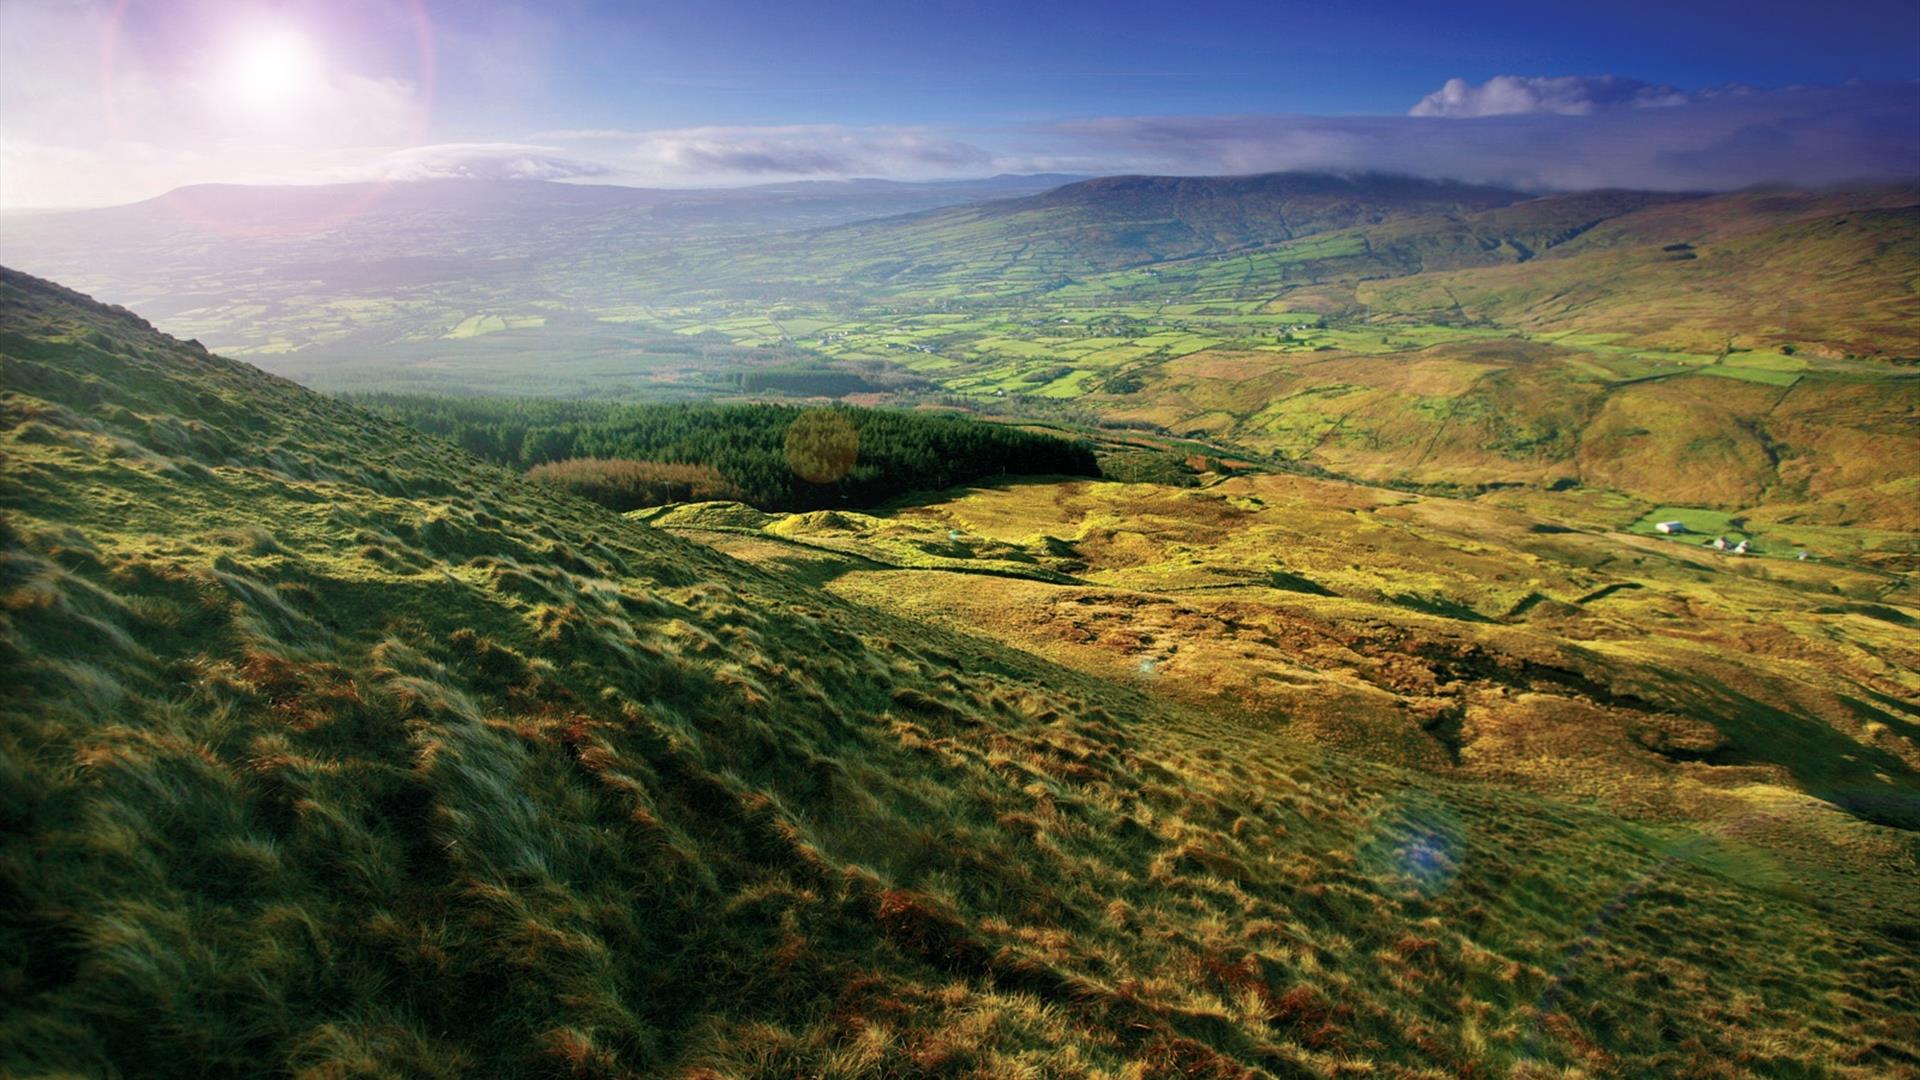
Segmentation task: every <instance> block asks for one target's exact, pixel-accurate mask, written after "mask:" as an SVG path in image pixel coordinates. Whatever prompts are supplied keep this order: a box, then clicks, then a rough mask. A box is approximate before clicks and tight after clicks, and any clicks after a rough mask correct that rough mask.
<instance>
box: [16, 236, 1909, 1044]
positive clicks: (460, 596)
mask: <svg viewBox="0 0 1920 1080" xmlns="http://www.w3.org/2000/svg"><path fill="white" fill-rule="evenodd" d="M0 391H3V394H0V454H4V459H3V467H4V469H5V479H6V483H5V485H4V487H0V512H3V513H4V518H0V545H3V547H4V549H3V551H0V665H3V666H4V670H5V675H6V680H7V682H8V685H9V686H10V688H12V689H13V690H14V691H15V692H14V693H10V694H8V695H7V696H6V697H5V699H4V700H0V768H4V770H5V775H4V783H0V799H3V800H4V802H0V815H3V816H4V820H5V822H6V824H7V828H6V829H5V830H3V831H0V896H4V897H5V901H6V902H5V904H4V905H0V986H3V987H4V989H5V993H4V996H0V1069H4V1070H5V1071H7V1072H9V1073H10V1074H13V1075H20V1076H53V1075H113V1074H123V1075H130V1074H136V1073H137V1074H140V1075H159V1076H170V1075H179V1076H195V1077H202V1076H223V1075H257V1074H258V1073H260V1072H261V1071H273V1072H283V1073H287V1074H292V1075H298V1076H311V1077H337V1076H353V1075H372V1074H394V1073H402V1074H409V1075H501V1076H513V1075H527V1076H552V1075H569V1076H607V1077H613V1076H630V1075H666V1076H679V1077H686V1078H693V1077H721V1076H725V1077H732V1076H788V1075H817V1076H834V1077H841V1076H845V1077H854V1076H881V1075H909V1074H910V1075H932V1076H940V1075H951V1076H981V1075H990V1076H1006V1075H1022V1074H1033V1075H1037V1074H1043V1073H1044V1074H1045V1075H1055V1076H1085V1077H1120V1076H1128V1077H1147V1076H1166V1077H1172V1076H1217V1077H1243V1076H1285V1077H1311V1076H1328V1077H1331V1076H1354V1075H1380V1076H1394V1077H1407V1078H1414V1077H1422V1078H1425V1077H1439V1076H1457V1075H1469V1074H1506V1075H1540V1076H1545V1075H1560V1076H1574V1075H1621V1076H1630V1075H1632V1076H1638V1075H1702V1076H1704V1075H1754V1076H1759V1075H1793V1074H1800V1075H1836V1076H1851V1077H1862V1078H1864V1077H1869V1076H1885V1075H1895V1074H1898V1073H1899V1072H1901V1071H1904V1070H1910V1069H1911V1068H1913V1067H1914V1065H1915V1064H1916V1063H1920V1031H1917V1030H1916V1028H1915V1024H1914V1019H1913V1015H1912V1012H1911V1009H1910V1007H1909V1006H1910V1003H1909V1002H1908V1001H1907V1000H1906V997H1905V993H1904V988H1905V987H1908V986H1911V985H1912V984H1913V983H1914V982H1915V980H1916V978H1920V952H1917V951H1916V943H1915V941H1914V938H1913V935H1912V931H1911V925H1912V924H1911V921H1910V919H1908V918H1907V917H1906V916H1905V915H1904V914H1902V912H1904V911H1905V910H1906V909H1905V908H1904V907H1903V906H1902V905H1903V904H1905V903H1907V902H1910V901H1911V898H1912V895H1913V890H1912V889H1911V888H1910V885H1911V880H1910V876H1911V875H1910V871H1911V865H1910V864H1911V861H1912V849H1911V836H1910V834H1907V833H1903V832H1901V831H1899V830H1896V829H1892V828H1890V827H1888V826H1883V825H1874V824H1869V823H1868V822H1866V821H1864V820H1853V819H1848V820H1850V821H1852V824H1851V825H1849V826H1848V832H1847V835H1850V836H1855V837H1858V838H1860V841H1861V843H1863V844H1864V845H1866V847H1865V848H1863V849H1862V850H1863V851H1865V852H1870V853H1869V854H1862V855H1860V856H1859V857H1860V866H1859V868H1858V874H1857V876H1856V877H1855V878H1854V879H1853V880H1854V882H1855V886H1854V889H1855V891H1853V892H1848V893H1845V894H1839V893H1826V892H1823V891H1821V890H1819V889H1809V888H1805V887H1799V886H1795V885H1793V884H1792V883H1791V882H1784V883H1783V882H1781V881H1780V880H1777V879H1775V878H1772V877H1769V876H1768V875H1765V874H1758V875H1756V874H1754V873H1751V872H1748V871H1745V870H1743V869H1742V866H1743V865H1744V862H1745V860H1744V858H1743V856H1742V855H1741V854H1740V852H1741V851H1743V850H1745V849H1743V848H1740V847H1737V846H1734V845H1732V844H1730V843H1729V841H1727V840H1726V839H1724V838H1721V837H1716V836H1715V835H1713V834H1711V833H1710V832H1706V831H1700V830H1696V829H1692V828H1689V827H1686V826H1685V825H1684V824H1683V823H1668V824H1662V825H1658V826H1656V825H1653V824H1648V823H1646V822H1638V821H1634V820H1630V819H1628V818H1626V817H1623V816H1621V815H1620V814H1617V813H1615V812H1613V811H1610V810H1608V809H1606V808H1605V807H1602V806H1593V805H1576V804H1574V803H1571V802H1566V801H1561V800H1560V799H1558V798H1556V797H1554V796H1552V795H1546V794H1541V793H1539V792H1538V791H1537V790H1529V789H1528V788H1527V787H1526V786H1525V785H1512V786H1509V785H1504V784H1499V783H1488V782H1484V781H1480V780H1473V779H1469V778H1465V777H1461V776H1454V775H1449V774H1446V773H1444V771H1442V772H1432V771H1427V770H1423V769H1408V768H1400V767H1395V766H1389V765H1384V764H1380V763H1377V762H1371V761H1368V760H1365V759H1363V758H1357V757H1349V756H1346V755H1344V754H1341V753H1337V752H1331V751H1328V750H1325V749H1323V748H1319V747H1316V746H1314V745H1311V744H1310V743H1307V742H1302V741H1299V740H1294V739H1289V738H1287V737H1284V735H1283V734H1281V733H1278V732H1276V731H1275V730H1273V728H1272V726H1271V725H1269V724H1262V723H1257V722H1253V721H1251V720H1249V719H1248V718H1247V717H1244V716H1241V715H1237V714H1232V713H1229V712H1226V711H1222V710H1218V709H1214V708H1209V707H1207V706H1206V705H1205V703H1204V702H1199V701H1194V700H1186V699H1183V698H1181V697H1180V696H1179V695H1166V694H1159V693H1154V692H1149V690H1148V689H1146V688H1143V687H1142V686H1141V685H1140V684H1139V683H1138V682H1137V681H1129V680H1126V679H1122V678H1115V677H1111V676H1110V675H1107V674H1103V673H1100V672H1097V671H1094V670H1091V669H1090V667H1089V665H1087V664H1085V663H1083V662H1081V660H1082V659H1083V658H1080V659H1076V658H1075V657H1073V656H1066V657H1064V658H1065V659H1067V660H1069V661H1071V662H1067V663H1062V662H1061V661H1060V660H1059V659H1049V658H1045V657H1043V656H1041V655H1037V654H1036V653H1035V652H1030V651H1027V650H1026V649H1024V648H1020V647H1016V646H1015V645H1014V644H1010V643H1009V642H1008V641H1005V640H1000V639H997V638H995V637H994V636H992V635H989V634H980V633H974V632H968V631H965V630H960V629H954V628H951V627H945V626H941V625H938V624H937V623H935V622H930V621H928V620H925V619H921V618H917V617H911V616H909V615H907V614H902V613H901V612H900V611H899V610H897V601H898V600H899V599H901V597H899V596H896V597H894V598H893V599H891V600H888V601H887V602H886V603H871V602H863V601H862V600H860V599H859V598H858V597H857V596H854V595H852V594H851V593H846V592H836V591H829V590H827V589H823V588H821V587H820V585H819V582H820V580H821V576H820V575H818V574H815V573H811V572H809V571H808V569H807V567H805V566H795V565H785V564H782V563H781V562H780V561H778V560H756V561H751V562H749V561H742V560H739V559H735V558H732V557H729V556H727V555H723V554H721V553H719V552H717V551H716V550H714V549H713V548H711V547H708V546H705V545H703V544H700V543H695V542H692V541H691V540H688V539H685V538H683V537H680V536H677V535H675V534H673V533H672V532H670V531H667V530H665V529H661V528H654V527H651V526H648V525H646V524H644V523H642V522H638V521H634V520H630V519H625V518H622V517H619V516H617V515H614V514H611V513H609V512H606V511H603V510H601V509H599V508H597V507H594V506H591V505H589V504H586V503H584V502H580V501H577V500H574V499H571V498H569V497H566V496H563V495H559V494H556V493H555V492H553V491H552V490H551V489H547V488H542V487H538V486H536V485H532V484H530V483H528V482H526V481H525V480H523V479H521V478H519V477H516V476H514V475H512V474H509V473H506V472H503V471H500V470H497V469H495V468H493V467H491V466H488V465H485V464H483V463H481V462H479V461H477V460H475V459H472V458H470V457H467V456H466V455H464V454H463V453H461V452H460V451H459V450H457V449H455V448H454V447H453V446H451V445H450V444H447V443H444V442H441V441H439V440H436V439H434V438H431V437H428V436H425V435H422V434H420V433H417V432H415V431H412V430H411V429H408V428H406V427H405V426H403V425H400V424H398V423H395V422H391V421H388V420H385V419H383V418H381V417H378V416H375V415H373V414H370V413H368V412H365V411H362V410H360V409H357V408H354V407H352V406H350V405H347V404H345V403H342V402H340V401H337V400H334V399H330V398H326V397H322V396H320V395H317V394H314V393H312V392H310V391H307V390H304V389H302V388H300V387H298V386H296V385H294V384H292V383H289V382H286V381H284V380H281V379H279V378H276V377H273V376H271V375H268V374H265V373H263V372H261V371H259V370H258V369H256V368H253V367H250V366H247V365H245V364H242V363H237V362H234V361H230V360H226V359H222V358H220V357H218V356H216V355H212V354H210V353H208V352H207V351H206V350H204V349H202V348H200V347H198V346H196V345H194V344H192V343H190V342H181V341H178V340H175V339H172V338H168V337H166V336H164V335H162V334H159V333H157V332H156V331H154V330H153V329H152V328H151V327H150V326H149V325H147V324H146V323H144V322H142V321H141V320H139V319H138V318H136V317H135V316H133V315H131V314H129V313H128V312H126V311H125V310H122V309H117V308H110V307H106V306H103V305H100V304H96V303H94V302H92V301H90V300H88V299H86V298H85V297H83V296H80V295H78V294H76V293H73V292H69V291H67V290H65V289H62V288H60V287H58V286H54V285H51V284H49V283H46V282H44V281H41V280H37V279H34V278H31V277H28V276H25V275H22V274H18V273H14V272H11V271H4V272H0ZM1267 494H1268V495H1276V493H1275V492H1272V491H1269V492H1268V493H1267ZM1276 497H1277V496H1276ZM995 580H998V579H995ZM1756 737H1764V733H1761V734H1760V735H1758V736H1756ZM1827 737H1828V736H1823V738H1827ZM1831 737H1832V738H1842V736H1839V735H1837V734H1836V735H1833V736H1831ZM1850 745H1852V744H1850ZM1861 745H1862V746H1864V744H1861ZM1855 752H1866V753H1870V754H1881V753H1884V751H1879V750H1874V751H1865V750H1864V749H1863V750H1860V751H1855ZM1875 760H1878V758H1875ZM1903 790H1904V789H1903ZM1889 805H1892V804H1891V803H1890V804H1889ZM1902 844H1904V845H1905V846H1904V847H1902ZM1899 851H1905V852H1906V854H1905V855H1904V856H1900V855H1897V854H1895V853H1897V852H1899ZM1848 857H1852V856H1848ZM1903 858H1904V860H1905V861H1904V863H1903V862H1902V861H1901V860H1902V859H1903ZM1862 897H1865V899H1862ZM1903 897H1904V899H1902V898H1903Z"/></svg>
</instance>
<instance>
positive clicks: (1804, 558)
mask: <svg viewBox="0 0 1920 1080" xmlns="http://www.w3.org/2000/svg"><path fill="white" fill-rule="evenodd" d="M1793 557H1794V558H1796V559H1799V560H1800V561H1801V562H1806V561H1807V553H1806V552H1804V551H1796V552H1794V553H1793Z"/></svg>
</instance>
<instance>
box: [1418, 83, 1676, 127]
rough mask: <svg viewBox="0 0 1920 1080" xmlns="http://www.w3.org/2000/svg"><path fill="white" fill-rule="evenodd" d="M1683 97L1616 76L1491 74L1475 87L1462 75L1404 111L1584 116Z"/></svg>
mask: <svg viewBox="0 0 1920 1080" xmlns="http://www.w3.org/2000/svg"><path fill="white" fill-rule="evenodd" d="M1688 100H1689V98H1688V96H1687V95H1686V94H1684V93H1681V92H1680V91H1679V90H1676V89H1674V88H1673V87H1671V86H1656V85H1654V84H1652V83H1644V82H1641V81H1640V80H1638V79H1623V78H1621V77H1620V76H1618V75H1598V76H1593V75H1557V76H1551V77H1543V76H1534V75H1496V76H1494V77H1493V78H1491V79H1488V80H1487V81H1486V82H1484V83H1481V84H1480V85H1478V86H1475V85H1473V84H1471V83H1469V82H1467V80H1465V79H1448V80H1447V81H1446V84H1445V85H1443V86H1442V87H1440V89H1438V90H1435V91H1434V92H1433V93H1431V94H1428V95H1427V96H1426V97H1423V98H1421V99H1420V101H1419V102H1418V103H1417V104H1415V105H1414V107H1413V108H1412V109H1411V110H1409V111H1408V113H1407V115H1409V116H1435V117H1445V118H1447V119H1471V118H1474V117H1481V116H1516V115H1522V114H1527V113H1554V114H1556V115H1559V116H1585V115H1587V114H1588V113H1591V112H1594V111H1595V110H1597V109H1614V108H1623V107H1625V108H1637V109H1644V108H1658V107H1662V106H1672V105H1684V104H1686V103H1687V101H1688Z"/></svg>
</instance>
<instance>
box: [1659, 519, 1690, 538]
mask: <svg viewBox="0 0 1920 1080" xmlns="http://www.w3.org/2000/svg"><path fill="white" fill-rule="evenodd" d="M1653 531H1654V532H1660V533H1666V534H1667V535H1668V536H1678V535H1680V534H1681V533H1683V532H1686V531H1687V523H1686V522H1684V521H1663V522H1661V523H1660V524H1658V525H1655V526H1654V527H1653Z"/></svg>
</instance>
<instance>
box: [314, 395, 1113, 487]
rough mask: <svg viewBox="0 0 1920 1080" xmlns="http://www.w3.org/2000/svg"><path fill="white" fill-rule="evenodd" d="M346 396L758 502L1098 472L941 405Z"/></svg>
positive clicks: (508, 457) (532, 451)
mask: <svg viewBox="0 0 1920 1080" xmlns="http://www.w3.org/2000/svg"><path fill="white" fill-rule="evenodd" d="M351 400H352V401H353V402H354V403H355V404H357V405H360V406H362V407H365V408H370V409H373V410H375V411H377V412H382V413H385V414H387V415H389V416H392V417H394V418H396V419H398V420H402V421H405V422H406V423H408V424H411V425H412V426H414V427H416V428H419V429H420V430H422V431H426V432H428V433H430V434H434V435H439V436H442V437H444V438H446V439H449V440H451V441H452V442H454V443H456V444H458V445H459V446H460V447H461V448H463V449H465V450H466V451H467V452H469V453H471V454H474V455H475V456H477V457H482V458H486V459H487V460H490V461H494V462H498V463H500V464H502V465H507V466H510V467H513V468H516V469H522V470H526V469H532V468H534V467H535V466H540V465H547V464H551V463H557V462H569V461H573V460H575V459H584V458H596V459H601V460H602V461H603V462H604V461H607V460H620V461H638V462H656V463H666V464H677V465H696V466H706V467H707V468H710V469H712V470H713V471H714V472H716V473H718V474H719V476H720V477H722V478H724V480H725V481H726V482H727V483H728V484H730V485H732V487H733V489H735V490H737V491H738V492H739V496H738V497H739V498H740V499H741V500H742V501H744V502H747V503H751V504H752V505H754V506H757V507H760V508H761V509H763V510H776V511H778V510H818V509H826V508H829V507H844V506H854V507H862V506H873V505H876V504H878V503H882V502H885V501H886V500H888V499H892V498H896V497H898V496H901V495H905V494H908V493H909V492H915V491H935V490H939V489H941V488H946V487H952V486H954V485H956V484H964V483H970V482H974V481H978V480H984V479H987V478H990V477H994V476H1001V475H1049V474H1062V475H1070V476H1098V475H1100V467H1099V464H1098V463H1097V462H1096V460H1095V458H1094V454H1093V449H1092V447H1091V446H1089V445H1087V444H1086V443H1084V442H1077V441H1069V440H1066V439H1061V438H1057V437H1054V436H1051V435H1043V434H1038V433H1035V432H1031V431H1025V430H1022V429H1020V428H1014V427H1008V426H1005V425H1001V424H990V423H985V422H982V421H979V420H973V419H970V418H967V417H963V416H955V415H952V414H949V413H925V412H903V411H893V410H880V409H859V408H850V407H846V406H835V407H833V408H831V409H803V408H799V407H796V406H791V405H771V404H742V405H673V404H669V405H623V404H613V403H608V402H593V401H564V400H555V399H549V398H471V397H438V396H431V395H416V394H360V395H353V396H352V397H351ZM803 416H804V417H807V418H808V419H807V420H806V421H804V422H802V423H801V424H800V425H799V426H798V428H797V429H796V425H795V422H796V421H798V420H801V418H802V417H803ZM823 439H824V440H825V442H823ZM836 441H839V442H847V443H850V444H851V445H831V444H833V443H835V442H836ZM823 462H825V463H826V467H823ZM592 468H593V469H597V470H599V471H604V467H603V466H595V467H592ZM573 471H574V474H575V475H584V474H585V473H587V472H589V471H591V470H590V469H589V467H587V466H578V467H574V470H573ZM803 474H804V475H803ZM808 477H815V478H818V482H816V480H815V479H809V478H808ZM555 478H556V479H558V478H559V477H558V476H556V477H555Z"/></svg>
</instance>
